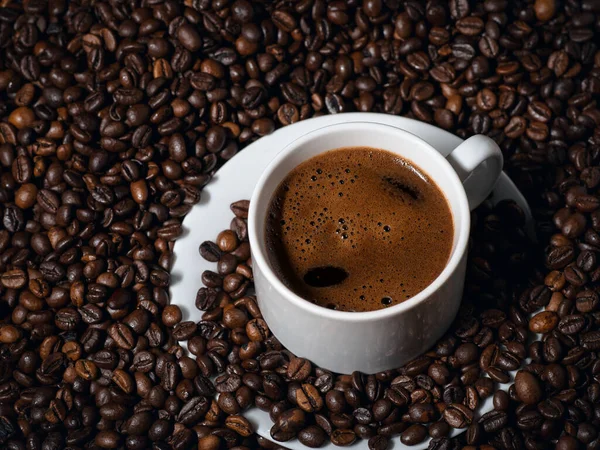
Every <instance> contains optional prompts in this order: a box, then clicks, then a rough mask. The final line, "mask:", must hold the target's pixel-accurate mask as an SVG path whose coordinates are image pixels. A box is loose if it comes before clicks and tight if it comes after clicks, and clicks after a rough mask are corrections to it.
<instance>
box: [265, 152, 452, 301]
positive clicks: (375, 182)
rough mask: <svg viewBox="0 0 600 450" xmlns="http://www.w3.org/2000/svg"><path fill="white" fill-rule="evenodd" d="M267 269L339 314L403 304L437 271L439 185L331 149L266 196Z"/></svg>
mask: <svg viewBox="0 0 600 450" xmlns="http://www.w3.org/2000/svg"><path fill="white" fill-rule="evenodd" d="M266 225H267V226H266V236H265V237H266V242H267V248H268V252H269V258H270V263H271V266H272V268H273V269H274V271H275V273H276V274H277V276H278V277H279V278H280V279H281V281H282V282H283V283H284V284H285V285H286V286H287V287H288V288H289V289H291V290H292V291H293V292H295V293H296V294H298V295H299V296H301V297H302V298H304V299H306V300H308V301H311V302H314V303H315V304H317V305H320V306H324V307H326V308H331V309H337V310H342V311H373V310H377V309H382V308H386V307H390V306H392V305H396V304H398V303H401V302H403V301H406V300H408V299H410V298H411V297H413V296H414V295H416V294H418V293H419V292H420V291H422V290H423V289H424V288H426V287H427V286H428V285H429V284H430V283H431V282H432V281H433V280H434V279H435V278H437V276H438V275H439V274H440V273H441V272H442V270H443V269H444V267H445V266H446V263H447V261H448V258H449V256H450V252H451V250H452V240H453V234H454V225H453V222H452V213H451V212H450V208H449V206H448V203H447V201H446V198H445V197H444V194H443V193H442V191H441V190H440V189H439V187H438V186H437V185H436V184H435V183H434V182H433V181H432V180H431V179H430V178H429V177H428V175H427V174H425V173H424V172H423V171H422V170H421V169H420V168H418V167H416V166H415V165H414V164H412V163H411V162H410V161H407V160H404V159H402V158H400V157H398V156H397V155H395V154H393V153H390V152H387V151H384V150H378V149H373V148H368V147H350V148H343V149H337V150H331V151H329V152H326V153H322V154H320V155H318V156H315V157H314V158H312V159H309V160H308V161H305V162H304V163H302V164H300V165H299V166H298V167H296V168H295V169H294V170H292V171H291V172H290V173H289V174H288V175H287V177H286V178H285V179H284V180H283V182H282V183H281V184H280V185H279V187H278V188H277V191H276V192H275V194H274V195H273V198H272V199H271V203H270V205H269V211H268V215H267V224H266Z"/></svg>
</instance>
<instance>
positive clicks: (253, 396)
mask: <svg viewBox="0 0 600 450" xmlns="http://www.w3.org/2000/svg"><path fill="white" fill-rule="evenodd" d="M231 209H232V211H233V212H234V214H235V217H234V218H233V220H232V221H231V225H230V228H229V229H227V230H224V231H222V232H221V233H219V235H218V236H217V238H216V240H215V241H214V242H213V241H206V242H204V243H202V245H201V246H200V254H201V256H202V257H203V258H204V259H206V260H208V261H210V262H214V263H216V268H215V269H216V271H211V270H206V271H204V272H203V274H202V282H203V284H204V287H201V288H200V289H199V291H198V295H197V298H196V306H197V307H198V308H199V309H201V310H204V311H205V312H204V314H203V316H202V320H201V321H200V322H198V323H197V324H196V323H194V322H179V323H178V324H177V325H175V329H174V330H175V332H176V331H177V330H178V329H181V328H185V329H190V330H192V331H191V334H189V335H186V336H185V337H183V338H184V339H189V341H188V348H189V350H190V352H191V353H192V354H193V355H194V356H196V357H197V361H198V364H199V366H200V370H201V372H202V374H203V375H205V376H212V375H215V373H216V374H217V378H216V380H215V390H216V392H217V393H219V396H218V400H217V405H218V406H219V407H220V408H221V411H222V412H223V413H225V414H231V415H239V414H240V413H241V412H242V411H243V410H244V409H246V408H248V407H249V406H251V405H256V406H257V407H258V408H260V409H261V410H263V411H266V412H268V413H269V416H270V418H271V420H272V421H273V422H274V424H273V427H272V428H271V437H272V438H273V440H274V441H279V442H285V441H288V440H290V439H293V438H297V439H298V440H299V441H300V442H301V443H303V444H304V445H306V446H308V447H311V448H314V447H320V446H321V445H323V443H324V442H326V441H327V440H330V441H331V442H332V443H333V444H334V445H337V446H347V445H351V444H353V443H354V442H355V441H356V440H357V439H366V440H368V441H369V446H370V448H372V449H385V448H387V447H388V444H389V441H390V439H392V438H393V437H395V436H396V435H400V440H401V442H402V443H403V444H406V445H415V444H418V443H420V442H422V441H423V440H425V439H426V438H427V437H431V438H433V440H432V441H431V442H432V446H433V448H451V446H452V444H451V443H450V441H449V439H448V438H447V436H448V434H449V433H450V431H451V430H452V428H459V429H464V428H467V429H468V432H467V434H466V440H467V442H468V443H469V444H475V443H479V442H480V441H483V440H484V439H492V440H493V439H505V440H506V439H512V437H511V436H512V435H510V434H509V435H507V434H506V433H510V431H506V430H511V428H509V427H508V425H509V415H508V411H507V410H508V408H509V406H510V405H511V402H514V403H513V404H514V406H516V402H519V401H523V402H524V401H528V400H529V398H528V397H527V395H530V396H533V395H534V394H533V393H532V391H533V390H534V386H533V385H532V384H531V383H538V382H537V381H536V379H535V377H533V375H531V374H530V372H525V371H524V372H520V373H519V375H517V382H516V388H515V389H516V391H515V392H514V393H513V395H512V397H509V394H507V393H505V392H504V391H499V392H497V393H495V391H496V382H502V383H506V382H508V381H510V375H509V372H510V371H513V370H516V369H518V368H519V367H520V366H521V365H522V363H523V360H524V359H525V357H526V356H527V346H526V345H527V342H526V339H527V336H528V331H527V317H526V315H525V313H524V311H523V310H522V308H520V307H519V304H515V302H513V299H514V298H515V296H518V293H520V292H522V291H523V290H524V289H525V287H526V286H527V285H528V283H529V281H530V278H535V274H534V273H533V272H532V271H530V270H528V269H527V268H528V266H529V265H530V264H531V261H532V257H533V252H532V250H533V249H532V247H531V245H530V241H529V239H528V238H527V236H526V235H525V232H524V231H523V227H524V225H525V216H524V213H523V211H522V210H521V209H520V208H519V207H518V206H517V205H516V204H515V203H514V202H513V201H503V202H501V203H499V204H498V205H497V206H496V207H494V208H491V207H490V205H487V204H485V205H483V206H481V207H480V208H478V209H477V211H476V212H475V213H474V215H473V221H474V225H473V228H472V233H471V241H472V245H471V247H470V252H469V262H468V269H467V271H468V276H467V288H466V292H465V298H464V300H463V303H462V307H461V311H460V312H459V314H458V319H457V320H456V323H455V324H454V325H453V326H452V328H451V331H450V332H449V333H448V334H447V335H446V336H444V337H443V338H442V339H441V340H440V341H439V342H438V344H437V345H436V347H435V348H434V349H432V350H431V351H430V352H428V353H426V354H425V355H423V356H421V357H419V358H417V359H415V360H413V361H411V362H409V363H408V364H407V365H406V366H405V367H402V368H399V369H398V370H389V371H386V372H382V373H378V374H375V375H368V376H367V375H364V374H361V373H359V372H354V373H352V374H350V375H340V374H334V373H331V372H329V371H327V370H323V369H320V368H318V367H314V366H313V365H312V364H311V362H310V361H308V360H306V359H304V358H302V357H301V355H293V354H291V353H290V352H289V351H287V350H286V349H284V348H282V346H281V344H280V343H279V341H278V340H277V338H276V337H275V336H273V335H272V334H271V333H270V331H269V328H268V326H267V324H266V323H265V321H264V320H263V319H262V316H261V314H260V310H259V309H258V307H257V303H256V299H255V298H254V297H253V296H248V295H246V293H247V290H248V288H249V287H250V283H251V281H252V268H251V267H252V260H251V257H250V252H249V245H248V233H247V224H246V220H245V219H246V218H247V212H248V202H247V201H239V202H236V203H234V204H232V205H231ZM527 275H529V276H530V277H528V276H527ZM169 308H172V306H170V307H169ZM178 312H179V311H178ZM177 318H178V319H180V318H181V313H179V315H178V317H177ZM306 332H307V333H310V330H306ZM200 343H201V345H200ZM323 345H327V344H326V343H323ZM212 349H218V350H219V351H221V352H222V353H221V355H222V356H226V359H227V367H226V368H225V369H224V373H223V374H221V375H218V374H219V373H220V371H219V366H218V364H217V365H216V366H215V365H211V364H210V363H209V361H210V354H211V351H214V350H212ZM205 361H206V363H205ZM213 362H214V358H213ZM207 363H208V364H207ZM212 369H214V370H212ZM528 377H529V378H533V381H530V380H529V378H528ZM522 379H523V380H524V381H522ZM537 387H538V390H539V383H538V384H537ZM540 393H541V390H540ZM492 395H494V405H495V409H494V411H492V412H489V413H487V414H485V415H483V416H482V417H477V416H476V414H475V413H476V410H477V408H478V406H479V405H480V403H481V402H482V401H483V400H484V399H486V398H487V397H490V396H492ZM539 401H541V397H540V398H537V399H536V400H535V402H539ZM540 442H542V443H543V440H541V441H540Z"/></svg>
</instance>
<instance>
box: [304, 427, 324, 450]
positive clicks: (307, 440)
mask: <svg viewBox="0 0 600 450" xmlns="http://www.w3.org/2000/svg"><path fill="white" fill-rule="evenodd" d="M326 436H327V435H326V434H325V431H323V429H322V428H321V427H319V426H316V425H309V426H308V427H306V428H304V429H303V430H301V431H300V432H299V433H298V440H299V441H300V442H301V443H302V444H303V445H306V446H307V447H310V448H319V447H321V446H322V445H323V443H324V442H325V439H326Z"/></svg>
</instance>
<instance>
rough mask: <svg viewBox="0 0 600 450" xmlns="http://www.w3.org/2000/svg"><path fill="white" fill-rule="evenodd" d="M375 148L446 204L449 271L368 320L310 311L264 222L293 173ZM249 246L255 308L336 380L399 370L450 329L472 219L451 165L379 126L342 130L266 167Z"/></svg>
mask: <svg viewBox="0 0 600 450" xmlns="http://www.w3.org/2000/svg"><path fill="white" fill-rule="evenodd" d="M343 147H372V148H375V149H382V150H387V151H390V152H392V153H396V154H398V155H399V156H401V157H402V158H403V159H406V160H409V161H410V162H412V163H413V164H414V165H415V166H417V167H418V168H420V169H421V170H422V171H423V172H424V173H426V174H427V175H428V176H429V177H430V178H431V179H432V180H433V181H434V182H435V183H436V184H437V186H438V187H439V189H440V190H441V191H442V192H443V194H444V196H445V197H446V200H447V204H448V206H449V208H450V211H451V213H452V217H453V222H454V224H453V225H454V227H453V228H454V233H453V238H452V239H453V245H452V251H451V254H450V257H449V259H448V262H447V264H446V267H445V268H444V269H443V270H442V272H441V273H440V274H439V275H438V277H437V278H436V279H435V280H434V281H433V282H432V283H431V284H430V285H429V286H427V287H426V288H425V289H424V290H422V291H421V292H419V293H418V294H417V295H415V296H414V297H413V298H411V299H409V300H406V301H404V302H402V303H400V304H397V305H394V306H390V307H388V308H385V309H381V310H375V311H369V312H345V311H336V310H331V309H327V308H323V307H321V306H318V305H315V304H313V303H312V302H310V301H307V300H304V299H303V298H301V297H299V296H298V295H296V294H295V293H293V292H292V291H290V290H289V289H288V288H287V287H286V286H285V285H284V284H283V282H282V281H281V280H280V279H278V277H277V276H276V274H275V272H274V271H273V268H272V266H271V264H270V261H269V257H268V249H267V248H266V240H265V228H266V215H267V212H268V210H269V205H270V202H271V199H272V196H273V194H274V193H275V191H276V189H277V188H278V186H279V184H280V183H281V182H282V181H283V180H284V179H285V177H286V176H287V175H288V173H289V172H290V171H292V170H293V169H294V168H295V167H296V166H298V165H299V164H301V163H303V162H304V161H306V160H308V159H310V158H312V157H314V156H316V155H319V154H321V153H324V152H327V151H329V150H333V149H336V148H343ZM248 226H249V238H250V246H251V249H252V259H253V271H254V282H255V287H256V293H257V301H258V304H259V306H260V308H261V311H262V314H263V317H264V319H265V320H266V322H267V324H268V325H269V328H270V329H271V331H272V332H273V334H274V335H275V336H276V337H277V338H278V339H279V340H280V341H281V343H282V344H283V345H284V346H285V347H287V348H288V349H289V350H290V351H291V352H293V353H294V354H296V355H297V356H302V357H305V358H308V359H310V360H311V361H313V362H314V363H315V364H317V365H319V366H320V367H323V368H326V369H329V370H332V371H334V372H338V373H351V372H352V371H355V370H359V371H361V372H364V373H376V372H380V371H383V370H388V369H392V368H397V367H400V366H401V365H403V364H404V363H406V362H408V361H409V360H410V359H412V358H414V357H416V356H418V355H419V354H421V353H423V352H424V351H426V350H427V349H428V348H429V347H430V346H431V345H433V344H434V343H435V341H436V340H437V339H439V338H440V337H441V336H442V335H443V333H444V332H445V331H446V330H447V328H448V327H449V326H450V324H451V323H452V320H453V319H454V317H455V315H456V313H457V311H458V307H459V306H460V301H461V297H462V290H463V285H464V276H465V266H466V248H467V240H468V235H469V228H470V211H469V205H468V202H467V198H466V195H465V191H464V189H463V187H462V183H461V181H460V180H459V178H458V176H457V174H456V172H455V171H454V169H452V167H451V166H450V164H449V163H448V161H447V160H446V159H445V158H444V157H443V156H442V155H440V154H439V153H438V152H437V151H436V150H435V149H433V148H432V147H431V146H429V145H428V144H427V143H425V142H424V141H423V140H421V139H420V138H418V137H416V136H415V135H413V134H411V133H408V132H406V131H403V130H400V129H397V128H394V127H391V126H388V125H381V124H372V123H344V124H338V125H332V126H328V127H324V128H321V129H318V130H315V131H313V132H311V133H309V134H307V135H305V136H303V137H301V138H299V139H298V140H296V141H294V142H292V143H291V144H290V145H288V146H287V147H286V148H285V149H283V150H282V151H281V152H280V153H279V155H278V156H277V157H276V158H275V159H274V160H273V162H272V163H271V164H270V165H269V166H268V167H267V169H266V170H265V172H264V173H263V175H262V177H261V179H260V180H259V182H258V184H257V186H256V189H255V191H254V193H253V196H252V200H251V202H250V212H249V220H248Z"/></svg>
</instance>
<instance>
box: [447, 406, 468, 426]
mask: <svg viewBox="0 0 600 450" xmlns="http://www.w3.org/2000/svg"><path fill="white" fill-rule="evenodd" d="M443 417H444V420H445V421H446V422H448V425H450V426H451V427H454V428H466V427H468V426H469V425H470V424H471V422H472V420H473V411H471V410H470V409H469V408H467V407H466V406H464V405H462V404H460V403H452V404H450V405H448V406H447V407H446V409H445V410H444V413H443Z"/></svg>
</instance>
